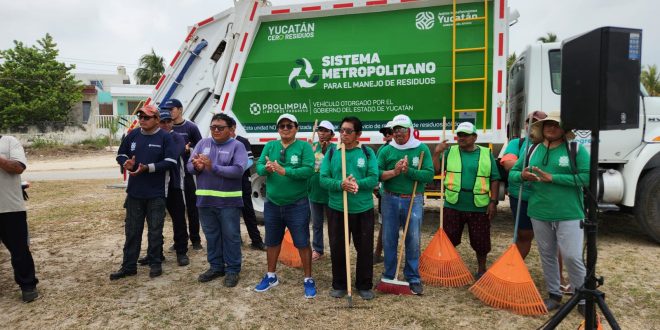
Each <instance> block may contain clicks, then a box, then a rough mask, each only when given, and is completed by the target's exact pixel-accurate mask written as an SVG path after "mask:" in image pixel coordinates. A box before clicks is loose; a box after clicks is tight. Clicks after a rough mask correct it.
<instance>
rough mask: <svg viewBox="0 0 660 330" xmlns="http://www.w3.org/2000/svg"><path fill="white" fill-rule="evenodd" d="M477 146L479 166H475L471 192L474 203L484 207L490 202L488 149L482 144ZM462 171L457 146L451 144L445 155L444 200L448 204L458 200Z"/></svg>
mask: <svg viewBox="0 0 660 330" xmlns="http://www.w3.org/2000/svg"><path fill="white" fill-rule="evenodd" d="M477 147H479V167H478V168H477V176H476V180H475V182H474V187H473V188H472V194H474V205H475V206H476V207H484V206H487V205H488V203H490V169H491V162H490V149H488V148H485V147H482V146H477ZM462 171H463V163H462V162H461V152H460V150H459V147H458V146H451V147H450V148H449V154H448V155H447V177H446V178H445V200H446V201H447V202H448V203H449V204H456V203H457V202H458V195H459V192H460V191H461V172H462Z"/></svg>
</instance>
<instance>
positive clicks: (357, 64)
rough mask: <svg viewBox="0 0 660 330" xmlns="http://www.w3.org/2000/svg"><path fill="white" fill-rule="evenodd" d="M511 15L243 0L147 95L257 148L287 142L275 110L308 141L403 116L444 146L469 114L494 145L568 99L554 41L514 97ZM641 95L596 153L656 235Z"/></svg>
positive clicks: (525, 64)
mask: <svg viewBox="0 0 660 330" xmlns="http://www.w3.org/2000/svg"><path fill="white" fill-rule="evenodd" d="M508 13H509V10H508V6H507V0H491V1H488V0H425V1H421V0H340V1H325V2H318V3H304V4H297V5H287V6H281V7H271V6H270V3H269V2H267V1H265V0H237V1H235V2H234V7H233V8H229V9H227V10H225V11H223V12H220V13H218V14H216V15H213V16H211V17H209V18H208V19H205V20H202V21H200V22H198V23H197V24H195V25H193V26H192V27H191V28H190V29H189V33H188V35H187V36H186V38H185V40H184V41H183V43H182V45H181V47H180V48H179V49H178V51H177V52H176V54H175V55H174V57H173V59H172V61H171V62H170V64H169V66H168V67H167V69H166V71H165V74H164V75H163V76H162V77H161V79H160V80H159V81H158V83H157V84H156V87H155V90H154V92H153V94H152V96H151V98H149V99H148V100H147V103H154V104H159V103H161V102H163V101H164V100H167V99H169V98H177V99H179V100H180V101H181V102H182V103H183V105H184V116H185V117H186V118H188V119H190V120H192V121H194V122H195V123H197V124H198V126H199V127H200V130H201V132H202V135H203V136H208V126H209V124H210V120H211V117H212V116H213V114H214V113H218V112H224V113H227V114H229V115H231V116H233V117H234V118H236V119H237V123H238V124H237V134H239V135H242V136H244V137H246V138H247V139H248V140H249V141H250V143H251V144H252V146H253V152H254V154H255V155H259V154H260V151H261V149H262V148H263V145H264V144H265V143H266V142H268V141H271V140H273V139H276V138H277V133H276V132H277V131H276V129H275V120H276V118H277V117H278V116H279V115H280V114H282V113H293V114H294V115H296V116H297V118H298V120H299V122H300V132H299V134H298V137H299V138H304V139H306V138H310V137H311V136H312V134H311V129H312V126H313V123H314V121H315V120H317V119H318V120H319V121H320V120H324V119H326V120H330V121H333V122H335V123H337V122H338V121H340V120H341V118H343V117H344V116H346V115H349V114H351V115H357V116H358V117H360V119H362V120H363V122H364V128H365V132H364V133H363V135H362V138H361V142H362V143H366V144H371V145H379V144H382V143H383V140H382V135H381V134H380V133H379V132H378V131H379V129H380V127H382V125H384V124H385V123H386V122H387V121H389V120H391V119H392V117H394V116H395V115H397V114H400V113H403V114H408V115H410V117H411V118H412V119H413V121H414V122H415V125H416V129H417V130H418V131H419V139H420V140H422V141H424V142H426V143H431V144H433V143H437V142H439V141H440V136H441V135H442V118H443V116H446V117H447V118H448V119H449V120H448V124H447V127H446V129H447V133H448V134H447V138H449V139H450V140H452V139H454V135H453V128H454V127H455V125H456V124H457V123H458V122H461V121H471V122H473V123H475V124H476V125H477V127H478V128H479V129H480V131H479V138H478V141H477V142H478V143H481V144H485V145H490V146H492V148H493V150H494V152H495V153H496V154H497V153H499V152H500V150H501V149H502V148H503V146H504V145H505V144H506V141H507V140H508V138H509V137H510V136H512V135H517V134H519V132H520V130H521V129H520V119H521V118H523V117H524V115H525V114H526V113H527V112H528V111H530V110H531V111H533V110H545V111H551V110H555V111H556V109H559V100H560V96H559V95H558V94H557V93H556V92H555V91H558V90H559V89H558V86H556V85H553V83H557V79H558V77H559V76H560V73H559V71H558V67H557V68H555V67H551V66H549V64H550V63H551V61H553V59H554V60H556V59H555V58H554V57H552V56H551V53H548V52H549V51H550V50H556V51H559V48H560V45H557V44H547V45H535V46H532V47H531V48H529V49H528V50H527V51H526V52H525V53H524V54H522V56H521V57H520V60H519V61H518V62H517V63H516V65H515V66H514V67H513V69H512V71H511V74H510V77H509V79H511V80H512V81H513V82H514V84H515V89H516V90H515V91H514V92H513V93H511V92H509V95H510V96H509V97H510V100H509V102H508V104H507V68H506V58H507V55H508V33H509V14H508ZM543 47H546V48H543ZM544 52H545V53H544ZM552 54H554V53H552ZM557 54H559V53H557ZM551 78H552V79H551ZM520 86H522V90H521V89H520ZM642 101H643V102H642V105H643V106H644V105H645V108H644V111H642V112H640V116H643V118H642V120H640V123H644V124H643V125H642V127H640V128H639V129H638V130H627V131H625V132H619V133H618V134H619V135H616V134H617V132H616V131H611V132H607V133H604V134H603V135H602V137H603V141H604V142H607V143H608V144H605V145H606V146H608V147H605V148H603V147H601V153H602V155H601V157H600V158H601V159H602V160H603V164H602V165H603V166H602V167H603V168H604V169H608V171H607V172H605V174H604V175H603V178H602V182H604V184H603V185H602V186H604V187H605V189H604V194H603V195H604V196H603V198H604V200H605V201H606V202H608V203H617V204H621V205H625V206H629V207H633V206H635V205H643V207H635V211H636V214H637V216H638V219H640V223H642V224H643V226H644V228H645V229H648V230H647V231H648V232H649V233H650V234H651V236H652V237H653V238H655V239H656V240H659V241H660V219H658V217H659V215H658V210H659V205H658V201H659V200H660V199H659V198H658V197H657V196H658V191H659V189H660V182H659V181H660V158H659V157H660V156H658V148H659V147H660V141H659V140H660V137H658V136H660V132H658V129H659V128H658V125H660V117H659V116H658V114H659V111H658V109H660V107H659V104H658V102H657V101H656V100H651V99H649V98H646V97H644V98H643V100H642ZM507 105H508V106H509V107H513V111H508V110H507ZM507 114H508V115H507ZM507 132H508V134H507ZM633 132H634V133H635V134H634V135H633V134H632V133H633ZM581 138H582V139H584V138H585V137H584V136H581ZM654 140H655V141H654ZM609 141H612V142H611V143H614V144H611V145H612V146H613V145H617V147H616V148H611V147H609V146H610V144H609V143H610V142H609ZM640 180H641V181H640ZM639 182H643V184H639V185H638V183H639ZM637 187H639V189H637ZM252 188H253V189H252V190H253V194H252V197H253V203H254V206H255V211H257V212H260V211H262V210H263V200H264V194H265V189H264V180H263V178H261V177H259V176H256V175H253V176H252ZM501 196H503V194H501Z"/></svg>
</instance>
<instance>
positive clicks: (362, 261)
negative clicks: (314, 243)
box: [328, 208, 374, 290]
mask: <svg viewBox="0 0 660 330" xmlns="http://www.w3.org/2000/svg"><path fill="white" fill-rule="evenodd" d="M328 209H329V211H328V237H329V238H330V254H331V260H332V287H333V288H334V289H336V290H346V289H347V287H348V286H347V283H346V256H345V253H346V252H345V249H344V212H343V211H337V210H333V209H331V208H328ZM348 232H349V235H351V236H352V237H353V244H354V245H355V249H356V250H357V263H356V265H355V287H356V288H357V289H358V290H370V289H371V288H372V287H373V277H374V255H373V251H374V209H370V210H368V211H365V212H362V213H354V214H350V213H349V214H348ZM349 241H350V240H349Z"/></svg>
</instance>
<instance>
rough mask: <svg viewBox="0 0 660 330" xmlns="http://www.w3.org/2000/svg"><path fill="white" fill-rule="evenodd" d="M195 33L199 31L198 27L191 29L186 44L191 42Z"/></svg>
mask: <svg viewBox="0 0 660 330" xmlns="http://www.w3.org/2000/svg"><path fill="white" fill-rule="evenodd" d="M195 31H197V27H196V26H193V28H192V29H190V32H188V36H187V37H186V41H185V42H188V41H190V39H191V38H192V36H193V34H195Z"/></svg>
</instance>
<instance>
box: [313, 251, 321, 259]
mask: <svg viewBox="0 0 660 330" xmlns="http://www.w3.org/2000/svg"><path fill="white" fill-rule="evenodd" d="M321 258H323V253H321V252H318V251H312V261H318V260H319V259H321Z"/></svg>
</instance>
